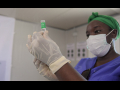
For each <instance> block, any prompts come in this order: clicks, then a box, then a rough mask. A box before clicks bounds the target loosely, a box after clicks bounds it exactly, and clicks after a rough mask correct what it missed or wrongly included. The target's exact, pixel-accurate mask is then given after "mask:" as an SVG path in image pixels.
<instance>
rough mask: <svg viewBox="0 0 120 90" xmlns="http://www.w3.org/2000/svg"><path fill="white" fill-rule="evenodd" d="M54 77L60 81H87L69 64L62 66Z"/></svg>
mask: <svg viewBox="0 0 120 90" xmlns="http://www.w3.org/2000/svg"><path fill="white" fill-rule="evenodd" d="M55 75H56V76H57V78H58V79H59V80H60V81H87V80H86V79H85V78H84V77H83V76H82V75H81V74H79V73H78V72H77V71H76V70H75V69H74V68H73V67H72V66H71V65H70V64H69V63H66V64H65V65H64V66H62V67H61V68H60V69H59V70H58V71H57V72H56V73H55Z"/></svg>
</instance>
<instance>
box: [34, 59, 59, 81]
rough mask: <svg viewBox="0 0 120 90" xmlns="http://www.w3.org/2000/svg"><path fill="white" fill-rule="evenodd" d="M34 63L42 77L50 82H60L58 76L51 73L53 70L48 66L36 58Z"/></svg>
mask: <svg viewBox="0 0 120 90" xmlns="http://www.w3.org/2000/svg"><path fill="white" fill-rule="evenodd" d="M33 63H34V64H35V66H36V68H37V70H38V72H39V74H40V75H42V76H44V77H45V78H47V79H48V80H50V81H58V78H57V77H56V75H55V74H53V73H52V72H51V70H50V69H49V67H48V66H47V65H46V64H44V63H43V62H41V61H40V60H38V59H36V58H35V59H34V61H33Z"/></svg>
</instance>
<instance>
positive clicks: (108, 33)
mask: <svg viewBox="0 0 120 90" xmlns="http://www.w3.org/2000/svg"><path fill="white" fill-rule="evenodd" d="M113 30H114V29H113ZM113 30H112V31H113ZM112 31H110V32H109V33H108V34H107V35H106V37H107V36H108V35H110V34H111V32H112ZM116 37H117V36H116ZM115 39H116V38H115ZM112 41H113V39H112ZM112 41H111V42H110V45H111V43H112Z"/></svg>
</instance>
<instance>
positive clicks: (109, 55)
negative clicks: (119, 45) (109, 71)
mask: <svg viewBox="0 0 120 90" xmlns="http://www.w3.org/2000/svg"><path fill="white" fill-rule="evenodd" d="M118 56H120V55H119V54H118V53H116V52H115V50H114V48H111V49H110V51H109V52H108V53H107V54H106V55H105V56H103V57H98V58H97V61H96V64H95V67H97V66H100V65H102V64H105V63H107V62H109V61H112V60H113V59H115V58H117V57H118Z"/></svg>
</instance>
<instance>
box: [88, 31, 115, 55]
mask: <svg viewBox="0 0 120 90" xmlns="http://www.w3.org/2000/svg"><path fill="white" fill-rule="evenodd" d="M113 30H114V29H113ZM113 30H112V31H113ZM112 31H111V32H112ZM111 32H110V33H111ZM110 33H109V34H110ZM109 34H107V35H106V34H99V35H90V36H89V38H88V39H87V41H86V42H87V49H88V50H89V51H90V52H91V53H92V54H94V55H95V56H97V57H103V56H105V55H106V54H107V53H108V51H109V50H110V47H111V43H112V41H111V43H110V44H108V43H107V40H106V36H108V35H109Z"/></svg>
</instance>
